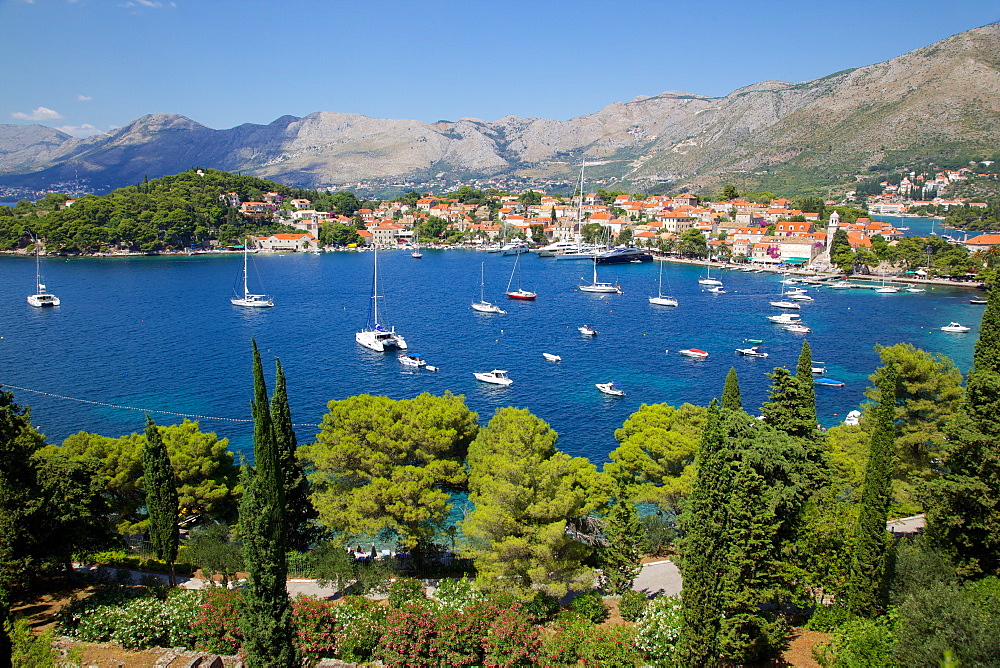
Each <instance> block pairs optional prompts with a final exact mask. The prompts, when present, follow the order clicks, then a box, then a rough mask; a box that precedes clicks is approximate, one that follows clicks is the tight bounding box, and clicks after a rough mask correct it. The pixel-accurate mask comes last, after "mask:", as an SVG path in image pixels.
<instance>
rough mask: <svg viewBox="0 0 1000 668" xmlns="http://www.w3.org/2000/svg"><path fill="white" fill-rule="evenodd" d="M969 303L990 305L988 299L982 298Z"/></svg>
mask: <svg viewBox="0 0 1000 668" xmlns="http://www.w3.org/2000/svg"><path fill="white" fill-rule="evenodd" d="M969 303H970V304H988V303H989V300H988V299H983V298H982V297H973V298H972V299H970V300H969Z"/></svg>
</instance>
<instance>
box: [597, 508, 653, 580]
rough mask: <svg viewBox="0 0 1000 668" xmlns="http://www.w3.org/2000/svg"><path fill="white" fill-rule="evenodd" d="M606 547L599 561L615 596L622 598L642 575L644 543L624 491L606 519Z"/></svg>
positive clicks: (641, 532)
mask: <svg viewBox="0 0 1000 668" xmlns="http://www.w3.org/2000/svg"><path fill="white" fill-rule="evenodd" d="M603 534H604V536H603V539H604V542H603V544H602V545H601V546H600V547H599V548H598V551H597V558H598V563H599V564H600V566H601V570H602V571H603V573H604V578H605V579H606V581H607V582H608V588H609V589H610V590H611V592H612V593H614V594H616V595H618V596H621V595H622V594H624V593H625V592H627V591H629V590H630V589H632V583H633V582H634V581H635V578H636V576H637V575H639V572H640V570H641V569H642V567H641V566H640V565H639V544H640V543H641V542H642V538H643V530H642V522H640V521H639V513H638V512H637V511H636V508H635V504H633V503H632V502H631V501H629V499H628V496H627V494H626V493H625V492H624V490H622V489H619V490H618V492H617V493H616V501H615V504H614V505H613V506H611V508H610V510H609V511H608V514H607V516H606V517H605V519H604V531H603Z"/></svg>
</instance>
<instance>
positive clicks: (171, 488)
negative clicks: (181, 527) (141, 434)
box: [142, 415, 178, 585]
mask: <svg viewBox="0 0 1000 668" xmlns="http://www.w3.org/2000/svg"><path fill="white" fill-rule="evenodd" d="M142 479H143V482H144V485H145V488H146V509H147V512H148V513H149V539H150V541H152V543H153V551H154V552H155V553H156V558H157V559H162V560H163V561H165V562H167V565H168V567H169V568H170V584H171V585H173V584H174V561H176V559H177V542H178V535H177V511H178V501H177V483H176V481H175V480H174V469H173V467H172V466H171V465H170V455H168V454H167V446H166V445H164V444H163V436H162V435H161V434H160V430H159V428H157V426H156V423H155V422H153V420H152V419H151V418H150V417H149V416H148V415H147V416H146V443H145V445H144V446H143V449H142Z"/></svg>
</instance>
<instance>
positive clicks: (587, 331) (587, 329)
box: [577, 325, 597, 336]
mask: <svg viewBox="0 0 1000 668" xmlns="http://www.w3.org/2000/svg"><path fill="white" fill-rule="evenodd" d="M577 330H579V332H580V333H581V334H583V335H584V336H597V330H596V329H594V328H593V327H591V326H590V325H584V326H583V327H577Z"/></svg>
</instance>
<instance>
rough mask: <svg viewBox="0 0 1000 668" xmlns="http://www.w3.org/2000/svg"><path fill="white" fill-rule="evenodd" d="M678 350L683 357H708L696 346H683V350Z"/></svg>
mask: <svg viewBox="0 0 1000 668" xmlns="http://www.w3.org/2000/svg"><path fill="white" fill-rule="evenodd" d="M678 352H679V353H680V354H681V355H684V356H685V357H694V358H695V359H705V358H706V357H708V353H707V352H705V351H704V350H699V349H697V348H685V349H684V350H679V351H678Z"/></svg>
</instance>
